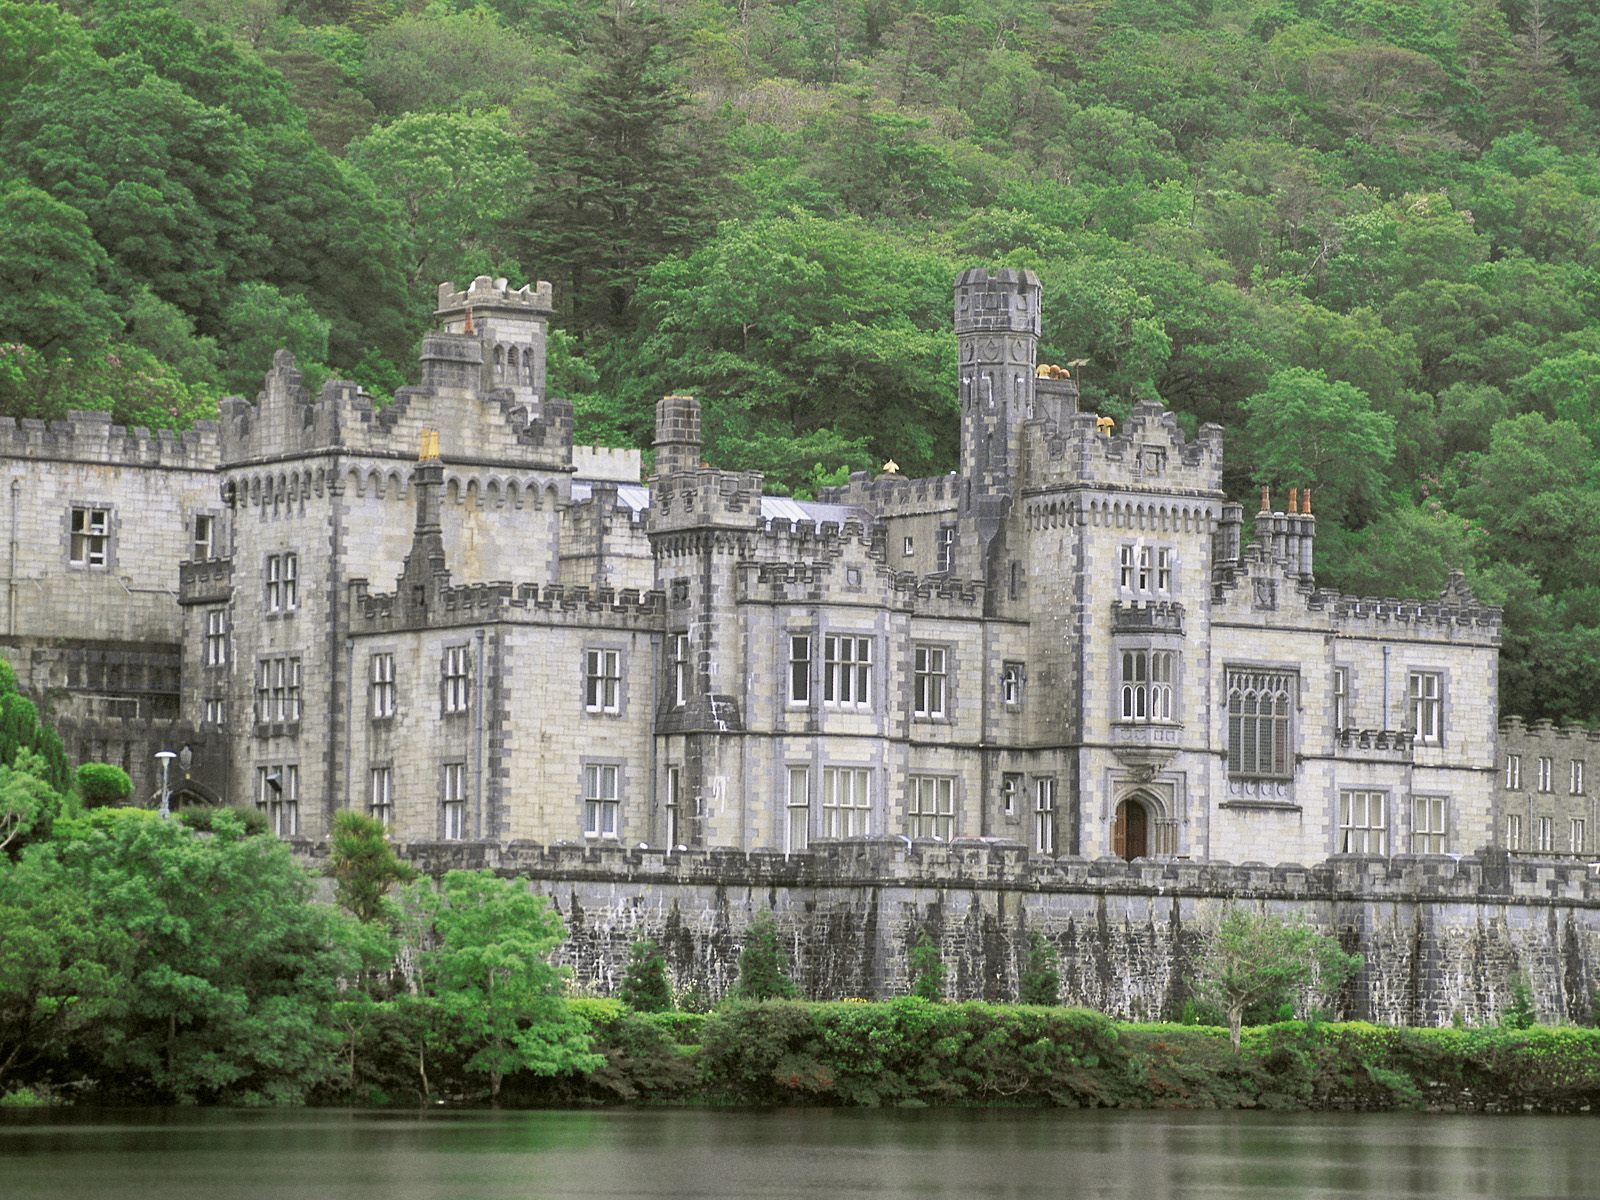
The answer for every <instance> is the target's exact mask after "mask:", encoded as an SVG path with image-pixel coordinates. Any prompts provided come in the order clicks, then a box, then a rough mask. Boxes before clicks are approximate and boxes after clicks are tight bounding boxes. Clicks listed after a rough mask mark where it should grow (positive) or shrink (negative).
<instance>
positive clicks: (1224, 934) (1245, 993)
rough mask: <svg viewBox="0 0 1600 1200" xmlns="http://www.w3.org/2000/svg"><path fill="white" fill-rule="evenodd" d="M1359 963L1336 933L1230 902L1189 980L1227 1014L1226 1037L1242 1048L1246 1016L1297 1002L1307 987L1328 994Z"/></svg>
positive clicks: (1234, 1047)
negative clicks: (1330, 935) (1323, 931)
mask: <svg viewBox="0 0 1600 1200" xmlns="http://www.w3.org/2000/svg"><path fill="white" fill-rule="evenodd" d="M1360 966H1361V956H1360V955H1359V954H1346V953H1345V952H1344V951H1343V950H1342V949H1341V948H1340V946H1339V943H1338V942H1336V941H1335V940H1334V939H1333V938H1330V937H1328V936H1326V935H1325V934H1320V933H1318V932H1317V931H1316V930H1314V929H1312V928H1311V926H1309V925H1307V924H1306V923H1305V922H1304V921H1302V920H1299V919H1298V918H1295V919H1284V918H1280V917H1275V916H1272V915H1271V914H1269V913H1264V912H1252V911H1251V910H1249V909H1247V908H1242V907H1238V906H1234V905H1230V906H1229V907H1228V908H1227V909H1226V910H1225V911H1224V912H1223V914H1222V919H1221V920H1220V921H1219V922H1218V924H1217V930H1216V933H1215V935H1214V936H1213V938H1212V940H1211V942H1210V944H1209V945H1208V946H1207V947H1206V951H1205V954H1204V955H1203V956H1202V958H1201V960H1200V962H1199V964H1198V975H1197V976H1196V978H1195V979H1194V980H1192V981H1191V983H1192V985H1193V987H1194V990H1195V992H1196V994H1197V995H1199V996H1200V998H1201V999H1203V1000H1206V1001H1208V1002H1210V1003H1212V1004H1215V1005H1216V1006H1217V1008H1218V1009H1219V1010H1221V1012H1222V1013H1223V1015H1224V1016H1226V1018H1227V1020H1228V1039H1229V1041H1230V1042H1231V1044H1232V1045H1233V1052H1234V1053H1235V1054H1237V1053H1239V1038H1240V1031H1241V1029H1242V1028H1243V1026H1244V1024H1245V1021H1246V1020H1247V1019H1252V1018H1254V1017H1256V1016H1257V1015H1259V1014H1267V1015H1269V1017H1270V1016H1271V1015H1275V1014H1276V1013H1277V1012H1278V1011H1279V1010H1280V1009H1281V1008H1283V1007H1284V1006H1286V1005H1298V1004H1299V1002H1300V1000H1301V997H1302V995H1303V994H1304V993H1305V992H1306V991H1307V989H1315V991H1316V993H1317V994H1319V995H1330V994H1332V993H1334V992H1337V991H1338V989H1339V988H1340V987H1342V986H1343V984H1344V981H1345V980H1346V979H1348V978H1349V977H1350V976H1351V975H1352V974H1354V973H1355V971H1356V970H1358V969H1359V968H1360Z"/></svg>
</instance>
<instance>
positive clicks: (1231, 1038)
mask: <svg viewBox="0 0 1600 1200" xmlns="http://www.w3.org/2000/svg"><path fill="white" fill-rule="evenodd" d="M1243 1029H1244V1010H1243V1009H1242V1008H1230V1009H1229V1010H1228V1042H1229V1043H1230V1044H1231V1045H1232V1046H1233V1052H1234V1053H1235V1054H1238V1053H1239V1039H1240V1037H1241V1034H1242V1031H1243Z"/></svg>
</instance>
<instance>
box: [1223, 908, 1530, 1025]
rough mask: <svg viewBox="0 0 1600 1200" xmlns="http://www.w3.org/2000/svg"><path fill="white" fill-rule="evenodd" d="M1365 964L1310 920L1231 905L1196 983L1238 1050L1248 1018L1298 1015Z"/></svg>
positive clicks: (1259, 1019)
mask: <svg viewBox="0 0 1600 1200" xmlns="http://www.w3.org/2000/svg"><path fill="white" fill-rule="evenodd" d="M1360 969H1361V956H1360V955H1359V954H1346V953H1345V952H1344V950H1343V949H1342V948H1341V947H1340V945H1339V943H1338V942H1337V941H1336V940H1335V939H1333V938H1331V937H1329V936H1328V935H1327V934H1323V933H1318V932H1317V931H1316V930H1315V929H1313V928H1311V926H1310V925H1308V924H1306V922H1305V921H1304V920H1301V919H1299V918H1292V919H1285V918H1282V917H1277V916H1274V915H1272V914H1271V913H1264V912H1255V911H1252V910H1251V909H1248V908H1245V907H1243V906H1241V905H1230V906H1229V907H1228V909H1227V911H1225V912H1224V913H1223V914H1222V919H1221V920H1220V921H1219V922H1217V934H1216V937H1214V938H1212V939H1211V941H1210V943H1209V944H1208V945H1207V946H1206V951H1205V954H1204V955H1203V956H1202V957H1201V959H1200V963H1199V971H1198V977H1197V978H1196V979H1195V980H1194V981H1193V984H1194V989H1195V992H1196V994H1197V995H1198V996H1199V997H1200V998H1201V1000H1202V1002H1204V1003H1208V1004H1211V1005H1213V1006H1215V1008H1216V1009H1217V1010H1218V1011H1219V1012H1220V1013H1221V1014H1222V1016H1223V1019H1224V1021H1225V1022H1226V1024H1227V1026H1228V1040H1229V1042H1230V1043H1231V1044H1232V1046H1233V1051H1234V1053H1235V1054H1237V1053H1238V1052H1239V1043H1240V1037H1241V1032H1242V1030H1243V1027H1244V1024H1245V1022H1246V1021H1250V1023H1251V1024H1257V1025H1259V1024H1264V1023H1265V1022H1266V1021H1268V1020H1271V1019H1272V1017H1273V1016H1275V1015H1277V1014H1278V1012H1279V1010H1282V1009H1287V1010H1288V1011H1287V1012H1286V1013H1284V1015H1285V1016H1293V1015H1294V1011H1295V1008H1296V1007H1297V1004H1298V1003H1299V1002H1300V1001H1301V1000H1302V999H1303V997H1304V996H1305V995H1306V993H1307V992H1310V993H1311V994H1312V995H1313V996H1314V997H1315V998H1316V999H1317V1000H1319V1001H1320V1000H1321V999H1322V998H1324V997H1332V996H1336V995H1337V994H1338V991H1339V989H1340V987H1342V986H1343V985H1344V982H1345V980H1347V979H1348V978H1349V977H1350V976H1351V975H1353V974H1355V973H1356V971H1358V970H1360ZM1530 1024H1531V1022H1530ZM1523 1028H1527V1026H1523Z"/></svg>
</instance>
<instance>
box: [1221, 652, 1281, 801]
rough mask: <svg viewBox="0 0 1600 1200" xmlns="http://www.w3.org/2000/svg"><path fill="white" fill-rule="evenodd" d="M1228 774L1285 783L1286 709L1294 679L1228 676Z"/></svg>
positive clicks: (1276, 673)
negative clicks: (1271, 779)
mask: <svg viewBox="0 0 1600 1200" xmlns="http://www.w3.org/2000/svg"><path fill="white" fill-rule="evenodd" d="M1227 678H1228V774H1229V775H1235V776H1242V777H1246V778H1250V777H1254V778H1277V779H1286V778H1289V777H1291V776H1292V775H1293V774H1294V763H1293V761H1292V759H1291V757H1290V748H1291V745H1292V742H1291V739H1290V736H1289V714H1290V705H1291V703H1292V701H1293V697H1294V689H1295V684H1296V680H1297V677H1296V676H1295V674H1294V673H1293V672H1291V671H1245V670H1230V671H1229V672H1228V677H1227Z"/></svg>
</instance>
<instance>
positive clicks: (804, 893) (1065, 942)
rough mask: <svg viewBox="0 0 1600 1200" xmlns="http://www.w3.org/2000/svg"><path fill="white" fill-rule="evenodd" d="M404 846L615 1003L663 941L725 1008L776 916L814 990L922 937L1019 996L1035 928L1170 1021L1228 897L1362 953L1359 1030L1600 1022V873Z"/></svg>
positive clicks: (953, 991) (929, 852) (1440, 859)
mask: <svg viewBox="0 0 1600 1200" xmlns="http://www.w3.org/2000/svg"><path fill="white" fill-rule="evenodd" d="M301 849H302V851H303V852H305V853H307V854H309V855H310V856H311V857H312V858H313V859H315V858H316V857H319V856H320V854H321V853H322V850H321V848H319V847H311V846H303V847H301ZM402 850H403V852H404V853H405V854H406V855H407V856H408V857H409V858H410V859H411V860H412V861H413V862H414V863H415V864H417V865H418V866H419V868H421V869H423V870H425V871H427V872H429V873H433V874H442V873H443V872H444V871H447V870H450V869H452V868H465V869H477V868H483V867H488V868H492V869H493V870H495V871H497V872H498V873H500V874H502V875H505V876H522V877H526V878H528V879H530V880H531V881H532V885H533V886H534V887H535V888H536V889H537V890H538V891H539V892H541V893H543V894H545V895H547V896H549V897H550V899H551V900H552V902H553V903H554V905H555V907H556V908H557V909H559V910H560V912H561V915H562V917H563V918H564V919H565V920H566V922H567V926H568V930H569V935H570V936H569V938H568V941H567V943H566V945H565V947H564V948H563V950H562V952H561V956H560V958H561V961H562V962H563V963H564V964H565V965H567V966H569V967H570V968H572V970H573V973H574V975H575V977H576V982H577V984H578V986H579V988H580V989H582V990H586V991H593V992H595V993H598V994H602V995H611V994H614V993H615V992H616V990H617V987H618V985H619V984H620V981H621V977H622V971H623V967H624V964H625V962H626V959H627V953H628V947H629V945H630V943H631V942H633V941H634V940H635V939H637V938H641V937H652V938H655V939H656V940H657V941H659V942H660V943H661V945H662V947H663V949H664V950H665V953H666V957H667V962H668V966H669V969H670V971H671V974H672V978H673V982H674V985H675V986H676V987H677V988H678V989H679V990H680V991H683V990H690V989H698V990H700V991H703V992H704V993H706V994H707V995H708V996H709V997H710V998H712V999H716V998H720V997H721V996H723V995H724V994H726V993H727V992H728V991H729V990H730V989H731V987H732V986H733V983H734V981H735V979H736V978H737V974H738V955H739V950H740V948H741V946H742V944H743V940H744V935H745V931H746V929H747V928H748V927H749V925H750V922H751V921H752V920H753V919H754V918H755V917H756V916H757V915H758V914H760V913H763V912H767V911H771V912H772V914H773V916H774V918H775V921H776V923H777V926H778V929H779V930H780V934H781V937H782V940H783V942H784V944H785V945H786V947H787V948H788V951H789V954H790V957H791V961H792V963H793V970H792V974H793V976H794V978H795V980H796V982H797V983H798V984H799V985H800V988H801V991H802V994H804V995H806V996H809V997H811V998H814V999H842V998H846V997H852V996H856V997H862V998H882V997H885V996H891V995H897V994H903V993H905V992H907V991H908V990H909V986H910V979H909V972H908V969H907V954H908V951H909V950H910V948H911V946H912V945H913V944H914V943H915V941H916V939H917V937H918V935H919V933H920V932H921V931H923V930H924V929H926V930H927V931H928V932H929V934H930V935H931V936H932V937H933V938H934V939H935V940H936V941H937V942H938V944H939V946H940V949H941V951H942V954H943V957H944V961H945V963H946V966H947V968H948V976H947V984H946V986H947V991H948V993H949V995H950V996H951V997H952V998H960V999H989V1000H1009V999H1014V998H1015V997H1016V992H1017V977H1018V972H1019V969H1020V966H1021V960H1022V957H1023V954H1024V952H1025V950H1026V947H1027V944H1028V940H1029V937H1030V935H1031V934H1033V933H1035V932H1037V933H1040V934H1042V935H1043V936H1044V937H1045V938H1047V939H1048V940H1049V941H1050V943H1051V944H1052V945H1053V946H1054V947H1055V948H1056V949H1057V950H1058V951H1059V952H1060V955H1061V974H1062V1001H1063V1003H1069V1004H1082V1005H1087V1006H1089V1007H1092V1008H1097V1009H1100V1010H1101V1011H1103V1012H1106V1013H1108V1014H1110V1015H1112V1016H1115V1017H1120V1018H1125V1019H1158V1018H1168V1019H1171V1018H1175V1017H1177V1016H1178V1015H1179V1014H1180V1013H1181V1011H1182V1007H1183V1002H1184V999H1185V998H1186V996H1187V994H1188V993H1187V989H1186V980H1187V978H1188V977H1189V976H1190V975H1191V973H1192V969H1193V964H1194V962H1195V960H1196V958H1197V957H1198V955H1199V954H1201V953H1202V952H1203V949H1204V945H1205V942H1206V939H1207V938H1208V937H1209V936H1210V933H1211V931H1212V930H1213V929H1214V928H1215V925H1216V922H1217V920H1218V918H1219V916H1220V914H1221V912H1222V911H1223V909H1224V907H1225V906H1226V905H1227V904H1229V903H1239V904H1249V905H1252V906H1257V907H1263V908H1265V909H1266V910H1268V911H1271V912H1276V913H1282V914H1285V915H1299V916H1303V917H1304V918H1305V919H1306V920H1308V921H1309V922H1311V923H1312V924H1313V925H1315V926H1316V927H1318V928H1320V929H1321V930H1323V931H1324V932H1327V933H1331V934H1333V935H1335V936H1337V937H1338V938H1339V940H1340V942H1341V943H1342V944H1343V945H1344V946H1345V948H1346V949H1347V950H1353V951H1357V952H1359V953H1361V954H1362V955H1363V956H1364V960H1365V961H1364V966H1363V968H1362V970H1361V971H1360V973H1359V974H1358V975H1357V976H1356V977H1355V978H1354V979H1353V980H1352V981H1351V982H1350V983H1349V984H1348V985H1347V986H1346V988H1345V990H1344V993H1343V994H1342V995H1341V997H1340V998H1339V1004H1338V1011H1337V1012H1335V1013H1333V1014H1330V1015H1333V1016H1337V1017H1343V1018H1347V1019H1366V1020H1372V1021H1376V1022H1380V1023H1386V1024H1406V1025H1442V1024H1449V1023H1450V1022H1451V1021H1452V1019H1454V1018H1456V1017H1459V1018H1460V1019H1461V1020H1463V1021H1465V1022H1467V1023H1468V1024H1482V1023H1485V1022H1491V1021H1494V1020H1496V1019H1498V1016H1499V1013H1500V1010H1501V1008H1502V1006H1503V1005H1504V1004H1505V1003H1506V1002H1507V1000H1508V999H1509V993H1510V983H1511V980H1512V979H1513V978H1514V977H1515V976H1516V975H1517V974H1519V973H1521V974H1523V975H1524V976H1525V977H1526V978H1527V980H1528V982H1529V984H1530V985H1531V987H1532V990H1533V994H1534V997H1535V1001H1536V1004H1537V1006H1538V1010H1539V1014H1540V1017H1541V1019H1542V1020H1546V1021H1555V1020H1565V1021H1584V1022H1587V1021H1588V1020H1589V1018H1590V1006H1591V1003H1592V1001H1593V997H1594V992H1595V988H1596V968H1597V966H1600V875H1597V874H1596V872H1595V871H1594V870H1591V869H1590V867H1589V866H1588V865H1587V864H1585V863H1580V862H1575V861H1572V860H1567V861H1551V860H1541V859H1533V858H1526V857H1519V856H1514V855H1506V854H1504V853H1502V852H1493V851H1491V852H1487V853H1485V854H1484V855H1483V856H1481V857H1480V856H1464V857H1459V858H1458V857H1452V856H1425V857H1393V858H1367V857H1359V856H1339V857H1335V858H1332V859H1329V860H1328V861H1327V862H1324V863H1321V864H1318V865H1316V866H1312V867H1303V866H1299V865H1295V864H1285V865H1279V866H1270V867H1269V866H1266V865H1262V864H1244V865H1237V866H1236V865H1232V864H1228V863H1218V862H1207V863H1198V862H1181V861H1178V862H1158V861H1152V860H1139V861H1137V862H1134V863H1127V862H1123V861H1122V860H1120V859H1109V858H1107V859H1098V860H1093V861H1091V860H1087V859H1081V858H1061V859H1056V860H1041V859H1030V858H1029V857H1028V856H1027V853H1026V851H1025V849H1024V848H1023V847H1022V846H1020V845H1018V844H1016V843H1008V842H992V841H990V842H980V841H972V842H964V841H957V842H955V843H951V844H948V845H947V844H942V843H932V842H929V843H921V842H918V843H914V844H912V845H910V846H907V845H906V844H905V843H904V841H903V840H901V839H891V840H889V841H876V840H866V839H863V840H847V841H839V842H825V843H821V844H820V845H818V846H817V847H815V848H814V850H813V851H812V852H810V853H807V854H800V855H787V856H786V855H783V854H780V853H775V852H763V851H755V852H752V853H748V854H746V853H742V852H738V851H719V850H709V851H695V852H680V853H674V854H670V855H669V854H666V853H665V852H664V851H660V850H627V849H623V848H621V847H615V846H608V847H600V846H582V845H557V846H550V847H545V846H539V845H536V844H532V843H519V842H512V843H510V844H507V845H493V844H483V843H463V842H451V843H428V844H413V845H410V846H408V847H403V848H402Z"/></svg>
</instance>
